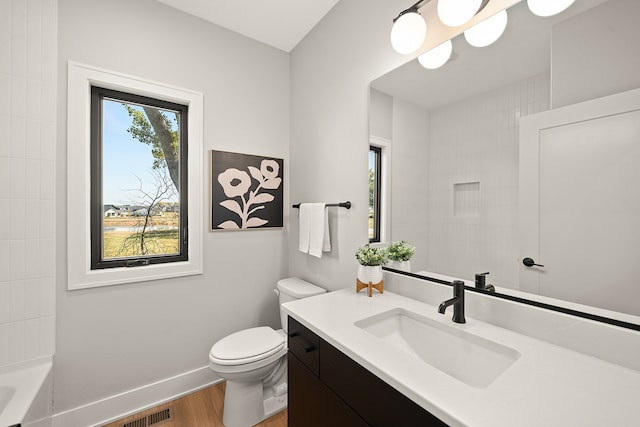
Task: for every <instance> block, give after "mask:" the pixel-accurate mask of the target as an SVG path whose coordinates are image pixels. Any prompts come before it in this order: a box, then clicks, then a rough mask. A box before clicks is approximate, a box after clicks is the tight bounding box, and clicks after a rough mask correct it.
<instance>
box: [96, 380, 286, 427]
mask: <svg viewBox="0 0 640 427" xmlns="http://www.w3.org/2000/svg"><path fill="white" fill-rule="evenodd" d="M225 385H226V383H224V382H222V383H219V384H216V385H214V386H211V387H209V388H205V389H203V390H200V391H197V392H195V393H192V394H189V395H187V396H184V397H181V398H179V399H176V400H173V401H171V402H167V403H164V404H162V405H159V406H156V407H155V408H151V409H148V410H146V411H143V412H140V413H138V414H135V415H131V416H129V417H126V418H123V419H121V420H118V421H115V422H113V423H109V424H106V425H104V426H103V427H122V425H123V424H125V423H130V422H132V421H135V420H138V419H140V418H142V417H146V416H148V415H150V414H153V413H156V412H158V411H161V410H163V409H166V408H168V407H171V406H173V410H172V412H173V415H172V416H173V419H172V420H169V421H165V422H161V423H157V424H151V427H156V426H158V427H224V424H223V423H222V408H223V402H224V390H225ZM131 425H132V426H136V427H137V426H147V425H148V424H142V423H140V424H136V423H132V424H131ZM256 425H257V426H260V427H287V410H286V409H285V410H284V411H282V412H279V413H277V414H276V415H274V416H273V417H271V418H267V419H266V420H264V421H262V422H261V423H259V424H256Z"/></svg>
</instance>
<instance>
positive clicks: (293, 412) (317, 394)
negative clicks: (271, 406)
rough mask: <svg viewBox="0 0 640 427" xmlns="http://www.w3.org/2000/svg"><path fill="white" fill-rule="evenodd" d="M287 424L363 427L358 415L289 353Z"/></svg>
mask: <svg viewBox="0 0 640 427" xmlns="http://www.w3.org/2000/svg"><path fill="white" fill-rule="evenodd" d="M287 362H288V364H289V367H288V371H289V374H288V375H289V379H288V385H289V396H288V397H289V405H288V414H287V418H288V425H289V427H327V426H332V427H366V426H367V423H365V422H364V421H363V420H362V418H360V417H359V416H358V415H357V414H356V413H355V412H353V411H352V410H351V408H349V407H348V406H347V404H346V403H344V402H343V401H342V400H340V398H338V397H337V396H336V395H335V394H334V393H333V392H331V390H329V389H328V388H327V386H326V385H324V384H323V383H322V382H321V381H320V380H319V379H318V377H316V376H315V375H313V374H312V373H311V371H310V370H309V369H307V368H306V367H305V366H304V365H303V364H302V362H300V361H299V360H298V358H297V357H296V356H294V355H293V354H291V353H289V354H288V357H287Z"/></svg>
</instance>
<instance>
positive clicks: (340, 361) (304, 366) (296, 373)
mask: <svg viewBox="0 0 640 427" xmlns="http://www.w3.org/2000/svg"><path fill="white" fill-rule="evenodd" d="M288 362H289V380H288V384H289V410H288V411H289V412H288V420H289V426H290V427H314V426H328V425H332V426H345V427H347V426H348V427H352V426H353V427H358V426H376V427H383V426H403V427H409V426H420V427H431V426H434V427H435V426H437V427H440V426H446V424H445V423H443V422H442V421H440V420H439V419H438V418H436V417H435V416H433V415H432V414H430V413H429V412H428V411H426V410H424V409H423V408H422V407H420V406H419V405H418V404H416V403H415V402H413V401H412V400H411V399H409V398H407V397H406V396H404V395H403V394H402V393H400V392H399V391H398V390H396V389H395V388H393V387H392V386H390V385H389V384H387V383H386V382H384V381H382V380H381V379H380V378H378V377H377V376H375V375H374V374H372V373H371V372H369V371H368V370H367V369H365V368H364V367H362V366H361V365H360V364H358V363H357V362H356V361H354V360H353V359H351V358H349V357H348V356H346V355H345V354H343V353H342V352H341V351H340V350H338V349H336V348H335V347H333V346H332V345H331V344H329V343H327V342H326V341H324V340H323V339H322V338H320V337H318V336H317V335H316V334H315V333H313V332H312V331H310V330H309V329H308V328H306V327H305V326H303V325H302V324H300V322H298V321H296V320H295V319H293V318H291V317H289V357H288Z"/></svg>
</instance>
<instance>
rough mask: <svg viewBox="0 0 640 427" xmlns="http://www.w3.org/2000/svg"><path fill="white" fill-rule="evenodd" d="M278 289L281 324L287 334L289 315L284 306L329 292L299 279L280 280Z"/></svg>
mask: <svg viewBox="0 0 640 427" xmlns="http://www.w3.org/2000/svg"><path fill="white" fill-rule="evenodd" d="M276 287H277V292H276V293H277V294H278V298H279V299H280V323H282V329H284V331H285V332H287V314H286V313H285V312H284V310H283V309H282V304H284V303H285V302H289V301H294V300H297V299H302V298H308V297H312V296H315V295H320V294H324V293H325V292H327V291H326V290H325V289H323V288H321V287H320V286H316V285H314V284H312V283H309V282H306V281H304V280H302V279H298V278H297V277H288V278H286V279H280V280H278V285H277V286H276Z"/></svg>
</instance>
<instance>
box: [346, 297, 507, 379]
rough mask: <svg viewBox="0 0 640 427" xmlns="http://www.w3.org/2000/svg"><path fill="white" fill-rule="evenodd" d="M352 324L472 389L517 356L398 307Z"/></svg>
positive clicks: (480, 339)
mask: <svg viewBox="0 0 640 427" xmlns="http://www.w3.org/2000/svg"><path fill="white" fill-rule="evenodd" d="M355 325H356V326H358V327H359V328H362V329H364V330H365V331H367V332H369V333H370V334H373V335H375V336H376V337H378V338H380V339H382V340H383V341H384V342H385V343H387V344H389V345H392V346H394V347H396V348H397V349H399V350H401V351H404V352H406V353H409V354H411V355H414V356H415V357H417V358H418V359H419V360H420V361H422V362H425V363H427V364H429V365H430V366H433V367H434V368H437V369H439V370H440V371H442V372H444V373H446V374H448V375H450V376H452V377H454V378H456V379H458V380H460V381H462V382H464V383H466V384H468V385H470V386H472V387H476V388H485V387H488V386H489V385H490V384H491V383H492V382H494V381H495V380H496V379H497V378H498V377H499V376H500V375H501V374H502V373H503V372H504V371H505V370H507V368H509V366H511V365H512V364H513V363H514V362H515V361H516V360H518V358H519V357H520V353H519V352H518V351H516V350H514V349H512V348H509V347H505V346H504V345H502V344H498V343H496V342H493V341H490V340H488V339H485V338H482V337H479V336H477V335H474V334H470V333H468V332H465V331H464V330H462V329H460V328H457V327H453V326H450V325H447V324H443V323H440V322H437V321H435V320H432V319H429V318H428V317H425V316H421V315H419V314H416V313H413V312H411V311H407V310H404V309H401V308H398V309H393V310H390V311H386V312H384V313H380V314H377V315H375V316H372V317H368V318H366V319H362V320H359V321H357V322H355Z"/></svg>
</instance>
